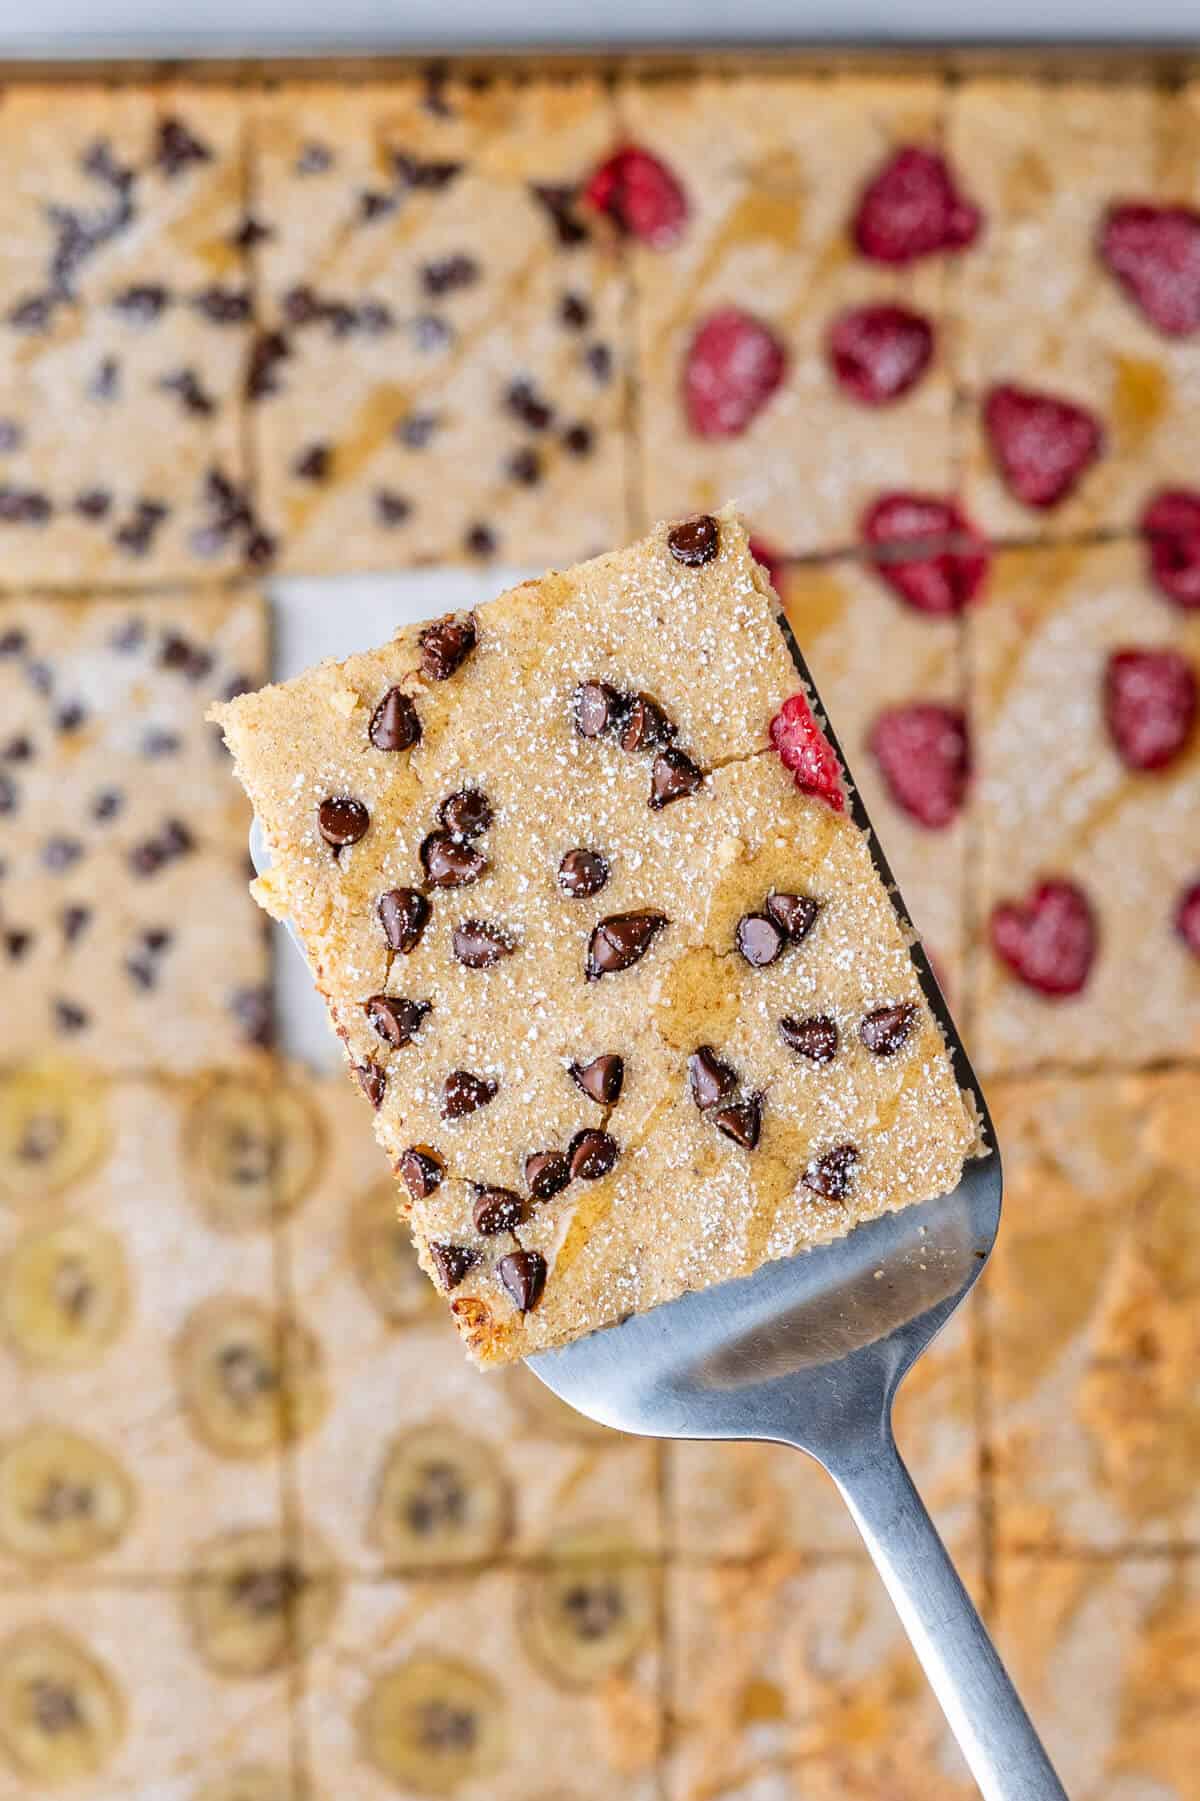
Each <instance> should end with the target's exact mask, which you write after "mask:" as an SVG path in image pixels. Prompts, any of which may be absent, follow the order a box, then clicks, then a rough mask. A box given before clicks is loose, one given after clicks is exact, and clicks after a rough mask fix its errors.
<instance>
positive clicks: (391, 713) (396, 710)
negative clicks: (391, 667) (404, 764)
mask: <svg viewBox="0 0 1200 1801" xmlns="http://www.w3.org/2000/svg"><path fill="white" fill-rule="evenodd" d="M367 736H368V738H370V740H371V743H372V744H373V745H374V746H375V749H376V750H411V749H412V747H413V745H414V744H416V743H418V742H419V740H420V737H421V721H420V720H419V719H418V717H417V709H416V707H414V705H413V703H412V701H411V700H410V698H409V696H408V695H407V694H405V693H404V691H403V689H401V688H389V689H388V691H387V693H386V694H385V695H384V697H383V699H382V700H381V701H380V703H379V705H378V706H377V707H376V709H375V711H374V712H373V713H372V715H371V723H370V725H369V727H368V728H367Z"/></svg>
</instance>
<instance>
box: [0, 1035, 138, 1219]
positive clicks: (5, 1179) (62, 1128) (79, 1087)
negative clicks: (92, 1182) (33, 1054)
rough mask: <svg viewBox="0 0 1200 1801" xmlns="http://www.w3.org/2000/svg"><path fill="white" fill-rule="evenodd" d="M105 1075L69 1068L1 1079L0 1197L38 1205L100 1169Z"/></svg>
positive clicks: (107, 1136) (107, 1131)
mask: <svg viewBox="0 0 1200 1801" xmlns="http://www.w3.org/2000/svg"><path fill="white" fill-rule="evenodd" d="M111 1143H112V1133H111V1126H110V1122H109V1117H108V1094H107V1088H106V1085H105V1082H104V1080H103V1078H101V1077H99V1076H95V1075H92V1076H89V1077H88V1078H87V1079H86V1081H85V1079H84V1077H83V1074H82V1072H81V1071H79V1070H75V1069H73V1068H70V1067H68V1066H65V1065H64V1066H62V1067H54V1068H50V1067H45V1068H38V1069H26V1070H21V1071H19V1072H17V1073H15V1074H12V1075H6V1076H3V1077H0V1197H3V1199H5V1200H8V1201H13V1202H15V1203H16V1204H17V1205H18V1206H40V1205H41V1204H42V1202H43V1201H45V1200H46V1198H47V1196H49V1195H52V1194H58V1193H60V1192H61V1191H62V1189H64V1188H68V1187H70V1185H71V1183H72V1182H78V1181H79V1180H80V1179H81V1178H82V1177H83V1176H85V1175H86V1174H88V1173H89V1172H90V1171H93V1170H95V1169H98V1168H99V1167H100V1166H101V1165H102V1164H103V1162H104V1160H105V1158H106V1157H107V1156H108V1153H109V1150H110V1149H111Z"/></svg>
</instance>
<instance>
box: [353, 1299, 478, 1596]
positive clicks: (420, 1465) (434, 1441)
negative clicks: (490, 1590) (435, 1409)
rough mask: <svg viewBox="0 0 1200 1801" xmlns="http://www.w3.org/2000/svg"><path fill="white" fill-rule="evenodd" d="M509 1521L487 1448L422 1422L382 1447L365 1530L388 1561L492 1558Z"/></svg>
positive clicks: (421, 1563)
mask: <svg viewBox="0 0 1200 1801" xmlns="http://www.w3.org/2000/svg"><path fill="white" fill-rule="evenodd" d="M422 1279H423V1278H422ZM512 1519H513V1507H512V1493H511V1490H510V1487H509V1483H508V1478H507V1477H506V1476H505V1474H504V1472H503V1471H502V1470H501V1469H500V1468H499V1466H498V1464H497V1460H496V1454H495V1452H494V1451H493V1450H492V1448H491V1447H490V1446H489V1445H486V1444H485V1443H483V1441H482V1440H481V1439H477V1438H472V1437H470V1436H469V1435H468V1434H467V1433H465V1432H459V1431H457V1430H455V1428H453V1427H451V1426H422V1427H418V1428H417V1430H416V1431H407V1432H404V1433H402V1434H401V1435H400V1436H399V1437H397V1438H395V1439H393V1440H392V1443H391V1444H390V1445H389V1446H388V1449H387V1451H386V1452H385V1454H384V1460H383V1466H382V1468H381V1470H380V1472H379V1477H378V1480H377V1482H376V1485H375V1498H374V1502H373V1505H372V1507H371V1517H370V1524H369V1526H368V1534H369V1537H370V1540H371V1543H372V1544H373V1545H375V1547H376V1548H377V1550H378V1551H379V1553H380V1555H381V1557H382V1558H383V1560H384V1562H385V1563H387V1564H389V1565H392V1566H398V1567H403V1568H408V1569H444V1568H447V1567H449V1566H453V1565H458V1564H471V1563H483V1562H485V1561H486V1560H487V1559H488V1558H490V1557H494V1556H495V1555H496V1553H497V1552H498V1551H500V1550H502V1549H503V1547H504V1545H505V1544H506V1543H507V1541H508V1539H509V1537H510V1535H511V1532H512Z"/></svg>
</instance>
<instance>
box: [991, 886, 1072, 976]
mask: <svg viewBox="0 0 1200 1801" xmlns="http://www.w3.org/2000/svg"><path fill="white" fill-rule="evenodd" d="M991 938H992V949H993V950H994V951H995V953H996V955H997V956H998V957H999V958H1000V959H1001V961H1002V962H1004V963H1006V964H1007V965H1008V967H1009V969H1011V970H1012V972H1013V974H1014V975H1015V976H1016V977H1017V978H1018V980H1020V981H1022V982H1024V983H1025V985H1026V987H1028V988H1035V989H1036V990H1037V992H1038V993H1039V994H1044V995H1046V996H1048V997H1049V998H1051V999H1061V998H1062V997H1063V996H1064V995H1068V994H1078V993H1079V991H1080V989H1081V988H1082V987H1083V985H1084V983H1085V982H1086V981H1087V979H1088V974H1089V971H1090V970H1091V967H1092V960H1093V958H1094V957H1095V955H1096V921H1095V916H1094V915H1093V913H1092V907H1091V902H1090V901H1089V900H1088V897H1087V895H1086V894H1085V893H1084V892H1083V890H1082V888H1077V887H1076V885H1075V883H1074V882H1066V881H1061V880H1058V879H1051V880H1049V881H1044V882H1039V883H1038V884H1037V886H1036V887H1035V888H1034V890H1033V893H1032V894H1031V895H1030V897H1029V899H1028V900H1026V901H1001V902H1000V904H999V906H996V907H993V909H992V919H991Z"/></svg>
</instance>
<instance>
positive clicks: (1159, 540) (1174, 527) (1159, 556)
mask: <svg viewBox="0 0 1200 1801" xmlns="http://www.w3.org/2000/svg"><path fill="white" fill-rule="evenodd" d="M1142 536H1143V537H1144V538H1145V540H1146V545H1147V549H1148V551H1149V561H1150V575H1151V578H1152V579H1153V581H1154V582H1155V584H1156V585H1157V587H1159V588H1160V589H1161V590H1162V592H1163V593H1164V594H1165V595H1166V597H1167V599H1168V600H1170V601H1173V602H1174V604H1175V605H1176V606H1177V607H1183V608H1184V609H1185V611H1190V610H1191V609H1192V608H1194V607H1200V492H1196V491H1194V490H1189V489H1187V488H1168V489H1165V490H1164V491H1163V492H1162V493H1161V494H1156V495H1155V496H1154V498H1153V499H1152V500H1151V502H1150V504H1149V505H1148V506H1147V508H1146V510H1145V512H1144V513H1143V514H1142Z"/></svg>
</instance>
